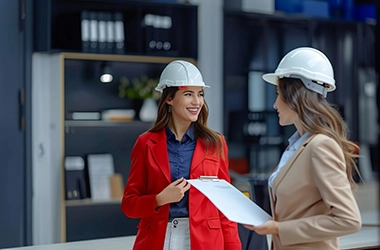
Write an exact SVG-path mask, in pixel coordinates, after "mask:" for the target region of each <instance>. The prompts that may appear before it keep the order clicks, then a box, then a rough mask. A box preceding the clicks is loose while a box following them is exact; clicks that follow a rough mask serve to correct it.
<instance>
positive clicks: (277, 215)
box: [269, 134, 361, 250]
mask: <svg viewBox="0 0 380 250" xmlns="http://www.w3.org/2000/svg"><path fill="white" fill-rule="evenodd" d="M345 168H346V164H345V160H344V156H343V151H342V150H341V148H340V147H339V145H338V143H337V142H336V141H335V140H333V139H332V138H330V137H328V136H326V135H322V134H318V135H312V136H310V137H309V138H307V139H306V140H305V142H304V143H303V144H302V145H300V146H299V147H298V149H297V150H296V152H294V154H293V156H292V157H291V158H290V159H289V161H288V162H287V164H286V165H285V166H284V167H283V169H281V171H280V172H279V174H278V175H277V177H276V178H275V180H274V182H273V186H272V188H269V195H270V201H271V209H272V215H273V219H274V220H275V221H278V222H279V223H278V234H276V235H272V246H271V249H275V250H280V249H281V250H286V249H323V250H329V249H340V248H339V241H338V237H339V236H343V235H346V234H351V233H354V232H357V231H359V230H360V228H361V217H360V212H359V208H358V205H357V203H356V200H355V198H354V195H353V192H352V191H351V188H350V184H349V182H348V179H347V174H346V171H345Z"/></svg>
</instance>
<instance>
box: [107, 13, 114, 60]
mask: <svg viewBox="0 0 380 250" xmlns="http://www.w3.org/2000/svg"><path fill="white" fill-rule="evenodd" d="M105 19H106V23H107V36H106V50H107V51H106V53H107V54H113V53H114V47H115V22H114V21H113V18H112V13H110V12H106V13H105Z"/></svg>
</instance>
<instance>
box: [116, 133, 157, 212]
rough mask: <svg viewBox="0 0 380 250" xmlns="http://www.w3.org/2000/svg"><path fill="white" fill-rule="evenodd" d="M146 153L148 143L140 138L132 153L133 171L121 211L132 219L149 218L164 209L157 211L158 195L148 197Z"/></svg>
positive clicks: (130, 173) (125, 190) (126, 187)
mask: <svg viewBox="0 0 380 250" xmlns="http://www.w3.org/2000/svg"><path fill="white" fill-rule="evenodd" d="M146 152H147V149H146V143H145V142H144V140H143V139H141V136H139V137H138V138H137V140H136V143H135V145H134V147H133V149H132V152H131V160H132V161H131V169H130V172H129V176H128V181H127V184H126V185H125V188H124V195H123V199H122V202H121V210H122V211H123V213H124V214H125V215H126V216H128V217H130V218H142V217H149V216H152V215H155V214H157V213H159V211H160V209H161V208H162V207H160V208H157V209H156V194H148V195H147V186H148V184H147V181H148V173H147V168H146V164H147V163H146V158H147V157H146Z"/></svg>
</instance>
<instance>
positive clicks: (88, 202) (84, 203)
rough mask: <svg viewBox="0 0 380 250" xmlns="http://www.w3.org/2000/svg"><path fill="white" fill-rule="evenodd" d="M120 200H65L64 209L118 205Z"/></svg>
mask: <svg viewBox="0 0 380 250" xmlns="http://www.w3.org/2000/svg"><path fill="white" fill-rule="evenodd" d="M120 204H121V199H112V200H99V201H94V200H92V199H82V200H66V207H79V206H97V205H120Z"/></svg>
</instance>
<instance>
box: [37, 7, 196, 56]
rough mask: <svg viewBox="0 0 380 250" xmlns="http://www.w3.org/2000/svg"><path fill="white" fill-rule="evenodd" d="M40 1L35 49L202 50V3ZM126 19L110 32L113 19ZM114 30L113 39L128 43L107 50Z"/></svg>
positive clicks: (165, 52)
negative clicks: (197, 4) (104, 44)
mask: <svg viewBox="0 0 380 250" xmlns="http://www.w3.org/2000/svg"><path fill="white" fill-rule="evenodd" d="M34 2H35V15H34V18H35V39H34V45H35V51H48V52H54V51H63V52H90V53H100V54H127V55H154V56H172V57H191V58H197V56H198V50H197V49H198V48H197V42H196V41H197V40H198V36H197V34H198V32H197V29H198V8H197V6H195V5H185V4H178V3H159V2H150V1H138V0H127V1H125V0H109V1H101V0H35V1H34ZM84 19H85V20H87V21H88V22H87V23H86V24H83V23H82V21H83V20H84ZM120 22H121V23H122V26H118V25H116V27H117V28H116V31H114V33H111V35H109V34H108V33H107V31H106V28H108V26H107V24H108V23H110V24H113V25H115V24H116V23H119V24H120ZM103 24H104V25H105V26H104V28H105V29H104V32H105V34H103V33H104V32H103V31H102V27H103V26H102V25H103ZM99 28H100V29H99ZM119 28H121V29H122V30H119ZM86 29H88V31H86ZM86 32H87V33H86ZM108 35H109V36H110V37H112V38H111V41H110V43H112V41H113V42H115V43H117V42H120V43H122V45H121V46H122V47H121V48H119V49H116V46H117V47H118V45H117V44H115V46H114V47H115V48H114V49H113V50H110V51H109V50H105V49H104V50H102V48H101V47H100V46H102V43H106V42H108V40H107V38H106V36H108ZM86 42H88V43H91V45H89V46H90V47H91V48H92V49H91V50H86V48H85V47H86V46H87V45H86ZM92 43H94V47H92V45H93V44H92Z"/></svg>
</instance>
